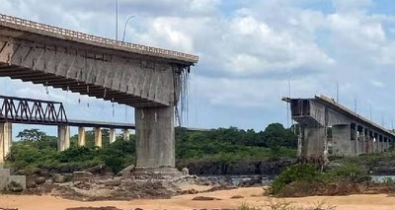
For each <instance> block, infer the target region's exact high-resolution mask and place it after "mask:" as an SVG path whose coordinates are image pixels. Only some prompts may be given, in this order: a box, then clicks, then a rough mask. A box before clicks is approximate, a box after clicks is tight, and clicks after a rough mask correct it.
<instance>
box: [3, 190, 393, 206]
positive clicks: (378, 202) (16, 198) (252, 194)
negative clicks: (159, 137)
mask: <svg viewBox="0 0 395 210" xmlns="http://www.w3.org/2000/svg"><path fill="white" fill-rule="evenodd" d="M182 188H183V189H190V188H194V189H198V190H205V188H204V187H201V186H200V187H198V186H183V187H182ZM262 192H263V189H262V188H261V187H255V188H239V189H234V190H226V191H216V192H210V193H199V194H195V195H181V196H175V197H173V198H171V199H164V200H132V201H95V202H81V201H72V200H66V199H62V198H59V197H53V196H35V195H0V209H2V208H18V209H19V210H42V209H51V210H65V209H67V208H77V207H104V206H113V207H116V208H118V209H124V210H134V209H136V208H141V209H144V210H147V209H168V210H170V209H175V210H181V209H182V210H184V209H236V208H237V206H239V205H240V204H241V203H243V202H246V203H248V204H250V205H252V206H257V207H263V206H265V205H267V204H268V203H269V202H270V198H268V197H265V196H262ZM236 195H239V196H243V197H244V198H241V199H231V197H232V196H236ZM197 196H209V197H215V198H218V199H221V200H213V201H194V200H192V199H193V198H195V197H197ZM271 200H272V202H276V201H286V202H293V203H294V205H297V206H306V205H312V204H317V203H320V202H325V203H327V204H331V205H334V206H336V207H337V208H336V209H337V210H351V209H352V210H371V209H375V210H389V209H395V198H394V197H389V196H387V195H383V194H379V195H351V196H320V197H306V198H290V199H271Z"/></svg>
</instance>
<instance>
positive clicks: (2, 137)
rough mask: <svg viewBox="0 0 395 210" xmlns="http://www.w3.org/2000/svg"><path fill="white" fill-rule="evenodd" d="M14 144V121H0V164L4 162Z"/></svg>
mask: <svg viewBox="0 0 395 210" xmlns="http://www.w3.org/2000/svg"><path fill="white" fill-rule="evenodd" d="M11 146H12V123H11V122H4V123H0V164H1V163H4V162H5V160H6V158H7V156H8V154H9V153H10V150H11Z"/></svg>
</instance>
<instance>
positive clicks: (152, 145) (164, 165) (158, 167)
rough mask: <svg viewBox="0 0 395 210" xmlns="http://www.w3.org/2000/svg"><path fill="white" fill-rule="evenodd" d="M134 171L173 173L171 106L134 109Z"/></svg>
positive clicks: (173, 153)
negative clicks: (135, 155)
mask: <svg viewBox="0 0 395 210" xmlns="http://www.w3.org/2000/svg"><path fill="white" fill-rule="evenodd" d="M135 123H136V154H137V158H136V169H135V174H136V175H138V174H140V173H142V174H145V173H152V172H155V173H159V174H162V175H165V176H166V175H172V176H174V175H176V174H177V173H180V172H178V171H177V170H176V169H175V139H174V106H171V107H161V108H136V109H135Z"/></svg>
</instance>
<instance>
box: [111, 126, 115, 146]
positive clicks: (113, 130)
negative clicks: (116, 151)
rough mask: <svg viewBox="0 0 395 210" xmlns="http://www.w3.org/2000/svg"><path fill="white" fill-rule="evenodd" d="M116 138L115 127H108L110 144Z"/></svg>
mask: <svg viewBox="0 0 395 210" xmlns="http://www.w3.org/2000/svg"><path fill="white" fill-rule="evenodd" d="M115 140H116V132H115V128H110V144H112V143H114V142H115Z"/></svg>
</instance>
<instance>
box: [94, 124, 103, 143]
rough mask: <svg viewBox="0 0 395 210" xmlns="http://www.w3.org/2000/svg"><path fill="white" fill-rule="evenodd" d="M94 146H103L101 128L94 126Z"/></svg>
mask: <svg viewBox="0 0 395 210" xmlns="http://www.w3.org/2000/svg"><path fill="white" fill-rule="evenodd" d="M95 147H100V148H101V147H103V141H102V133H101V128H95Z"/></svg>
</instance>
